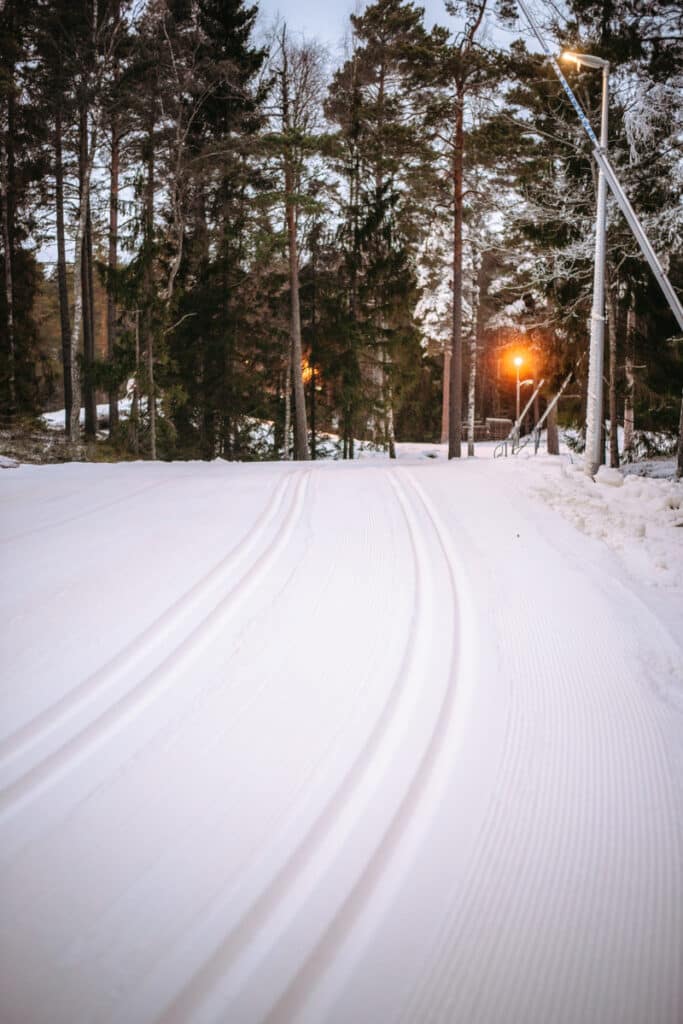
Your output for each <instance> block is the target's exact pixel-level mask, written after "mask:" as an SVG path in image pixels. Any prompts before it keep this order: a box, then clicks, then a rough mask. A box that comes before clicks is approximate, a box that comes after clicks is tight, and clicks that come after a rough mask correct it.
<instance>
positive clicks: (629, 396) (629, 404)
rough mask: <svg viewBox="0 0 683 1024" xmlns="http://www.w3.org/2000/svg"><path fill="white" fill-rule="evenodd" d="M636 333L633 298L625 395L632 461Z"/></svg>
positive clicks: (627, 441) (627, 449)
mask: <svg viewBox="0 0 683 1024" xmlns="http://www.w3.org/2000/svg"><path fill="white" fill-rule="evenodd" d="M635 334H636V313H635V310H634V308H633V299H631V301H630V303H629V306H628V309H627V311H626V360H625V364H626V394H625V396H624V458H625V459H626V461H627V462H628V461H630V459H631V458H632V453H633V431H634V416H633V391H634V387H635V377H634V376H633V352H634V342H635Z"/></svg>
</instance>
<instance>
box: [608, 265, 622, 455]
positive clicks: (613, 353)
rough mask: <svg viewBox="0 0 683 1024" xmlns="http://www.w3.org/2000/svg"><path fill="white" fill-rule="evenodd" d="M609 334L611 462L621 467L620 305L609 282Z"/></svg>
mask: <svg viewBox="0 0 683 1024" xmlns="http://www.w3.org/2000/svg"><path fill="white" fill-rule="evenodd" d="M606 299H607V334H608V338H609V424H610V425H609V464H610V466H611V467H612V469H618V468H619V423H618V420H619V413H618V411H617V316H618V306H617V302H616V299H615V294H614V290H613V288H612V287H610V283H609V282H608V284H607V288H606Z"/></svg>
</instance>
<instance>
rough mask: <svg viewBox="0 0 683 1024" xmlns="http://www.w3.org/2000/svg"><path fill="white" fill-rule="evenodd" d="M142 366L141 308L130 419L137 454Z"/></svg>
mask: <svg viewBox="0 0 683 1024" xmlns="http://www.w3.org/2000/svg"><path fill="white" fill-rule="evenodd" d="M139 368H140V310H139V309H136V310H135V376H134V377H133V395H132V398H131V403H130V418H129V420H128V441H129V444H130V446H131V448H132V450H133V453H134V454H135V455H137V454H138V453H139V451H140V431H139V423H140V396H139V388H138V372H139Z"/></svg>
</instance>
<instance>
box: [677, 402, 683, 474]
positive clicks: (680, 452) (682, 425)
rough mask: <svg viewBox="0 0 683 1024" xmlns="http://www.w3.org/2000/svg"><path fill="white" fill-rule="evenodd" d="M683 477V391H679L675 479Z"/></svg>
mask: <svg viewBox="0 0 683 1024" xmlns="http://www.w3.org/2000/svg"><path fill="white" fill-rule="evenodd" d="M681 477H683V391H681V415H680V417H679V420H678V449H677V452H676V479H677V480H680V479H681Z"/></svg>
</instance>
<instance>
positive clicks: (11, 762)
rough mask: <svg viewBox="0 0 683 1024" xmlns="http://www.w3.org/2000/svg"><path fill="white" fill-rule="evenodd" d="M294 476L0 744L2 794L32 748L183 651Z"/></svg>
mask: <svg viewBox="0 0 683 1024" xmlns="http://www.w3.org/2000/svg"><path fill="white" fill-rule="evenodd" d="M294 475H295V474H287V475H286V476H285V477H284V478H283V479H282V480H281V481H280V482H279V483H278V484H277V485H276V487H275V489H274V491H273V493H272V495H271V496H270V497H269V499H268V501H267V503H266V507H265V508H264V510H263V512H262V514H261V516H260V517H259V519H258V520H257V522H256V524H255V525H254V527H253V528H252V530H251V531H250V532H249V534H248V535H247V537H246V538H245V539H244V540H243V541H242V543H241V544H240V545H238V546H237V547H236V548H234V549H233V550H231V551H229V552H228V554H227V555H226V556H225V557H224V558H223V559H221V561H220V562H219V563H218V564H217V565H215V566H213V568H212V569H211V570H210V571H209V572H208V573H207V574H206V575H205V576H204V577H203V578H202V579H200V580H198V581H197V583H196V584H195V585H194V586H193V587H191V588H190V590H188V591H187V592H186V593H185V594H183V595H182V596H181V597H179V598H178V599H177V600H176V601H174V602H173V604H172V605H171V606H170V607H169V608H167V609H165V611H164V612H163V614H162V615H160V616H159V617H158V618H157V619H156V621H154V622H153V623H152V624H151V625H150V626H149V627H148V628H147V629H145V630H144V631H143V632H142V633H140V634H139V635H138V636H136V637H135V638H134V639H133V640H131V642H130V643H129V644H127V645H126V647H125V648H124V649H123V650H122V651H119V652H117V653H116V654H115V655H114V657H113V658H111V659H110V660H109V661H108V662H106V663H105V664H104V665H101V666H100V667H98V669H97V671H96V672H94V673H93V674H92V675H91V676H89V677H88V678H87V679H85V680H83V682H81V683H79V684H78V685H77V686H76V687H75V688H74V689H73V690H71V691H69V692H68V693H67V694H65V696H64V697H62V699H61V700H59V701H58V702H57V703H55V704H54V705H52V706H51V707H48V708H45V709H44V710H43V711H41V712H39V713H38V714H36V715H34V716H33V718H32V719H31V721H30V722H28V723H27V724H26V725H25V726H23V727H22V728H20V729H18V730H16V732H14V733H13V734H11V735H9V736H7V737H6V738H5V739H4V740H3V741H2V743H0V779H1V780H2V788H3V789H4V788H6V787H7V786H8V785H11V784H12V783H13V782H14V781H16V779H17V777H18V776H20V775H21V774H22V770H25V768H24V766H23V763H22V762H23V760H25V759H26V758H27V756H28V757H32V756H33V757H34V756H35V755H34V748H35V747H36V746H39V745H42V746H43V747H45V746H47V743H46V741H48V740H49V737H50V736H51V735H52V734H53V733H55V732H57V731H58V730H62V729H64V727H66V726H67V725H68V724H69V723H70V722H75V727H76V728H77V727H78V721H79V720H80V719H85V720H86V721H87V720H89V718H90V717H91V716H92V714H93V710H92V708H93V705H94V704H95V703H96V702H97V701H98V700H101V699H102V697H103V696H105V695H106V694H107V693H108V691H110V690H112V689H113V688H114V687H115V686H116V685H117V684H121V683H123V685H124V686H126V687H128V686H129V685H130V674H131V672H133V671H135V670H136V671H137V672H138V674H140V673H143V674H144V673H145V672H147V671H150V670H151V668H153V667H154V665H155V664H156V663H159V662H161V661H163V660H165V659H166V658H167V657H168V648H169V646H170V643H171V642H172V643H173V645H174V647H173V649H174V650H177V649H178V648H180V647H182V643H183V637H187V636H189V635H190V634H191V632H192V629H193V628H194V627H196V625H197V624H198V623H201V621H202V620H203V619H204V618H206V616H207V614H208V613H209V612H210V611H211V610H212V608H213V607H215V606H217V605H218V604H219V603H220V601H221V600H222V598H223V595H224V592H225V589H226V587H229V586H231V584H232V574H233V573H234V572H235V571H236V570H238V569H239V568H240V566H241V564H242V563H243V562H244V561H245V560H246V559H247V558H248V557H249V556H250V555H251V554H252V553H253V551H254V549H255V548H257V547H258V545H259V542H261V541H263V539H264V536H265V535H266V534H267V532H268V530H269V529H270V527H271V525H272V524H273V522H274V520H275V518H276V516H277V515H278V514H279V512H280V510H281V508H282V505H283V503H284V501H285V495H286V492H287V491H288V490H289V489H290V488H291V481H292V478H293V477H294ZM233 586H234V585H233ZM56 739H57V742H60V740H62V739H63V737H62V736H61V735H59V736H57V738H56ZM48 752H49V747H48V750H47V751H45V750H43V751H40V752H39V753H38V756H39V757H40V756H44V755H45V754H46V753H48ZM0 793H1V789H0Z"/></svg>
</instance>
